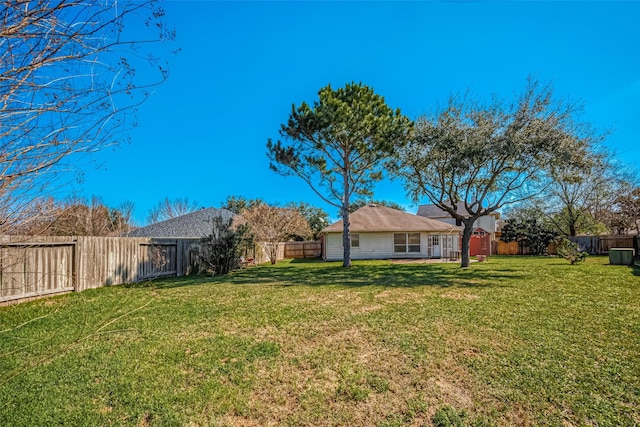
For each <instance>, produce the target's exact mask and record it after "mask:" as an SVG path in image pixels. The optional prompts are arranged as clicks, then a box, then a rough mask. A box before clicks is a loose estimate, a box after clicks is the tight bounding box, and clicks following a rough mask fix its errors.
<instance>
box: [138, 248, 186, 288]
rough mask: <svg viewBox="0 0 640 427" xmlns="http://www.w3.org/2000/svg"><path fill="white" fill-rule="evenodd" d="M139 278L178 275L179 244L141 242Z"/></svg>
mask: <svg viewBox="0 0 640 427" xmlns="http://www.w3.org/2000/svg"><path fill="white" fill-rule="evenodd" d="M138 259H139V260H140V261H139V264H138V280H147V279H155V278H157V277H165V276H177V275H178V245H177V243H176V242H170V243H156V242H154V243H141V244H140V246H139V251H138Z"/></svg>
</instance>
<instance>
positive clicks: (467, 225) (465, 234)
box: [460, 220, 475, 268]
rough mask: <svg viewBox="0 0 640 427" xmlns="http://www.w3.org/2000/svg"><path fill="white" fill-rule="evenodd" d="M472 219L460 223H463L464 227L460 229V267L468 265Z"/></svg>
mask: <svg viewBox="0 0 640 427" xmlns="http://www.w3.org/2000/svg"><path fill="white" fill-rule="evenodd" d="M474 221H475V220H472V221H471V222H469V221H468V220H463V221H462V224H463V225H464V229H463V230H462V248H461V250H462V262H461V263H460V267H463V268H464V267H469V243H470V242H471V235H472V234H473V222H474Z"/></svg>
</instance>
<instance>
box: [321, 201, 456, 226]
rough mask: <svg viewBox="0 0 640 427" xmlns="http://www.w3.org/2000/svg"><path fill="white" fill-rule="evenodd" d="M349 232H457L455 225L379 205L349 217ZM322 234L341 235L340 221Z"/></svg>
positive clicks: (366, 208) (370, 206)
mask: <svg viewBox="0 0 640 427" xmlns="http://www.w3.org/2000/svg"><path fill="white" fill-rule="evenodd" d="M349 222H350V226H349V231H351V232H360V233H362V232H367V231H369V232H374V231H379V232H384V231H397V232H401V231H414V232H416V231H424V232H445V233H448V232H459V231H461V230H462V228H460V227H456V226H455V225H451V224H447V223H445V222H442V221H436V220H435V219H429V218H424V217H421V216H417V215H413V214H410V213H406V212H402V211H399V210H397V209H392V208H389V207H386V206H380V205H366V206H363V207H361V208H360V209H358V210H357V211H355V212H353V213H352V214H351V215H349ZM322 232H323V233H336V232H337V233H341V232H342V221H338V222H335V223H333V224H331V225H330V226H329V227H327V228H325V229H324V230H322Z"/></svg>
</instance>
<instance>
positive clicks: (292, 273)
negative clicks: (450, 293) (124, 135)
mask: <svg viewBox="0 0 640 427" xmlns="http://www.w3.org/2000/svg"><path fill="white" fill-rule="evenodd" d="M524 277H526V274H524V273H523V272H521V271H518V270H515V269H510V268H504V267H503V266H500V265H498V264H494V265H488V264H485V265H483V266H481V267H480V266H473V267H471V268H466V269H462V268H460V266H459V265H458V264H453V263H432V264H431V263H420V264H392V263H390V262H388V261H354V262H353V266H352V267H351V268H343V267H342V263H341V262H324V261H322V260H315V259H297V260H285V261H281V262H279V263H278V264H276V265H268V264H263V265H260V266H257V267H251V268H247V269H244V270H239V271H235V272H233V273H231V274H229V275H226V276H215V277H212V276H208V275H194V276H183V277H173V278H165V279H158V280H154V281H149V282H141V283H134V284H130V285H126V286H127V287H132V288H139V287H153V288H156V289H168V288H178V287H184V286H194V285H203V284H215V283H221V284H231V285H267V286H269V285H271V286H347V287H362V286H384V287H418V286H439V287H449V286H462V287H499V286H509V284H510V283H513V282H515V281H517V280H520V279H522V278H524Z"/></svg>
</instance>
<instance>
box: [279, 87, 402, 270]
mask: <svg viewBox="0 0 640 427" xmlns="http://www.w3.org/2000/svg"><path fill="white" fill-rule="evenodd" d="M410 129H411V121H410V120H409V119H408V118H406V117H404V116H403V115H402V114H401V113H400V110H395V111H394V110H392V109H391V108H390V107H389V106H387V104H386V103H385V101H384V98H383V97H381V96H380V95H377V94H376V93H375V92H374V91H373V89H372V88H370V87H368V86H365V85H363V84H362V83H359V84H356V83H350V84H347V85H345V87H343V88H339V89H337V90H334V89H333V88H332V87H331V85H328V86H326V87H324V88H322V89H320V91H319V92H318V100H317V101H314V102H313V104H312V105H309V104H307V103H306V102H303V103H302V104H300V106H298V107H296V106H295V105H293V106H292V108H291V114H290V116H289V120H288V121H287V123H286V124H282V125H281V127H280V136H281V137H282V138H283V139H282V140H277V141H272V140H271V139H269V140H268V142H267V150H268V151H267V155H268V157H269V159H270V161H271V164H270V167H271V169H272V170H274V171H275V172H277V173H279V174H282V175H285V176H290V175H293V176H298V177H299V178H301V179H303V180H304V181H305V182H306V183H307V184H308V185H309V186H310V187H311V189H312V190H313V191H314V192H315V193H316V194H317V195H318V196H319V197H320V198H322V199H323V200H324V201H325V202H327V203H329V204H330V205H332V206H335V207H337V208H338V209H340V212H341V215H342V220H343V224H344V228H343V245H344V257H343V266H345V267H349V266H351V240H350V236H349V206H350V201H351V197H352V196H354V195H356V196H362V197H370V196H371V195H372V191H373V186H374V184H375V183H376V182H377V181H379V180H380V179H382V176H383V170H382V166H383V162H384V161H385V160H386V159H388V158H390V156H391V154H392V153H393V152H394V151H395V150H396V149H397V148H398V147H400V146H402V145H403V144H404V143H405V141H406V140H407V139H408V135H409V132H410Z"/></svg>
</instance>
